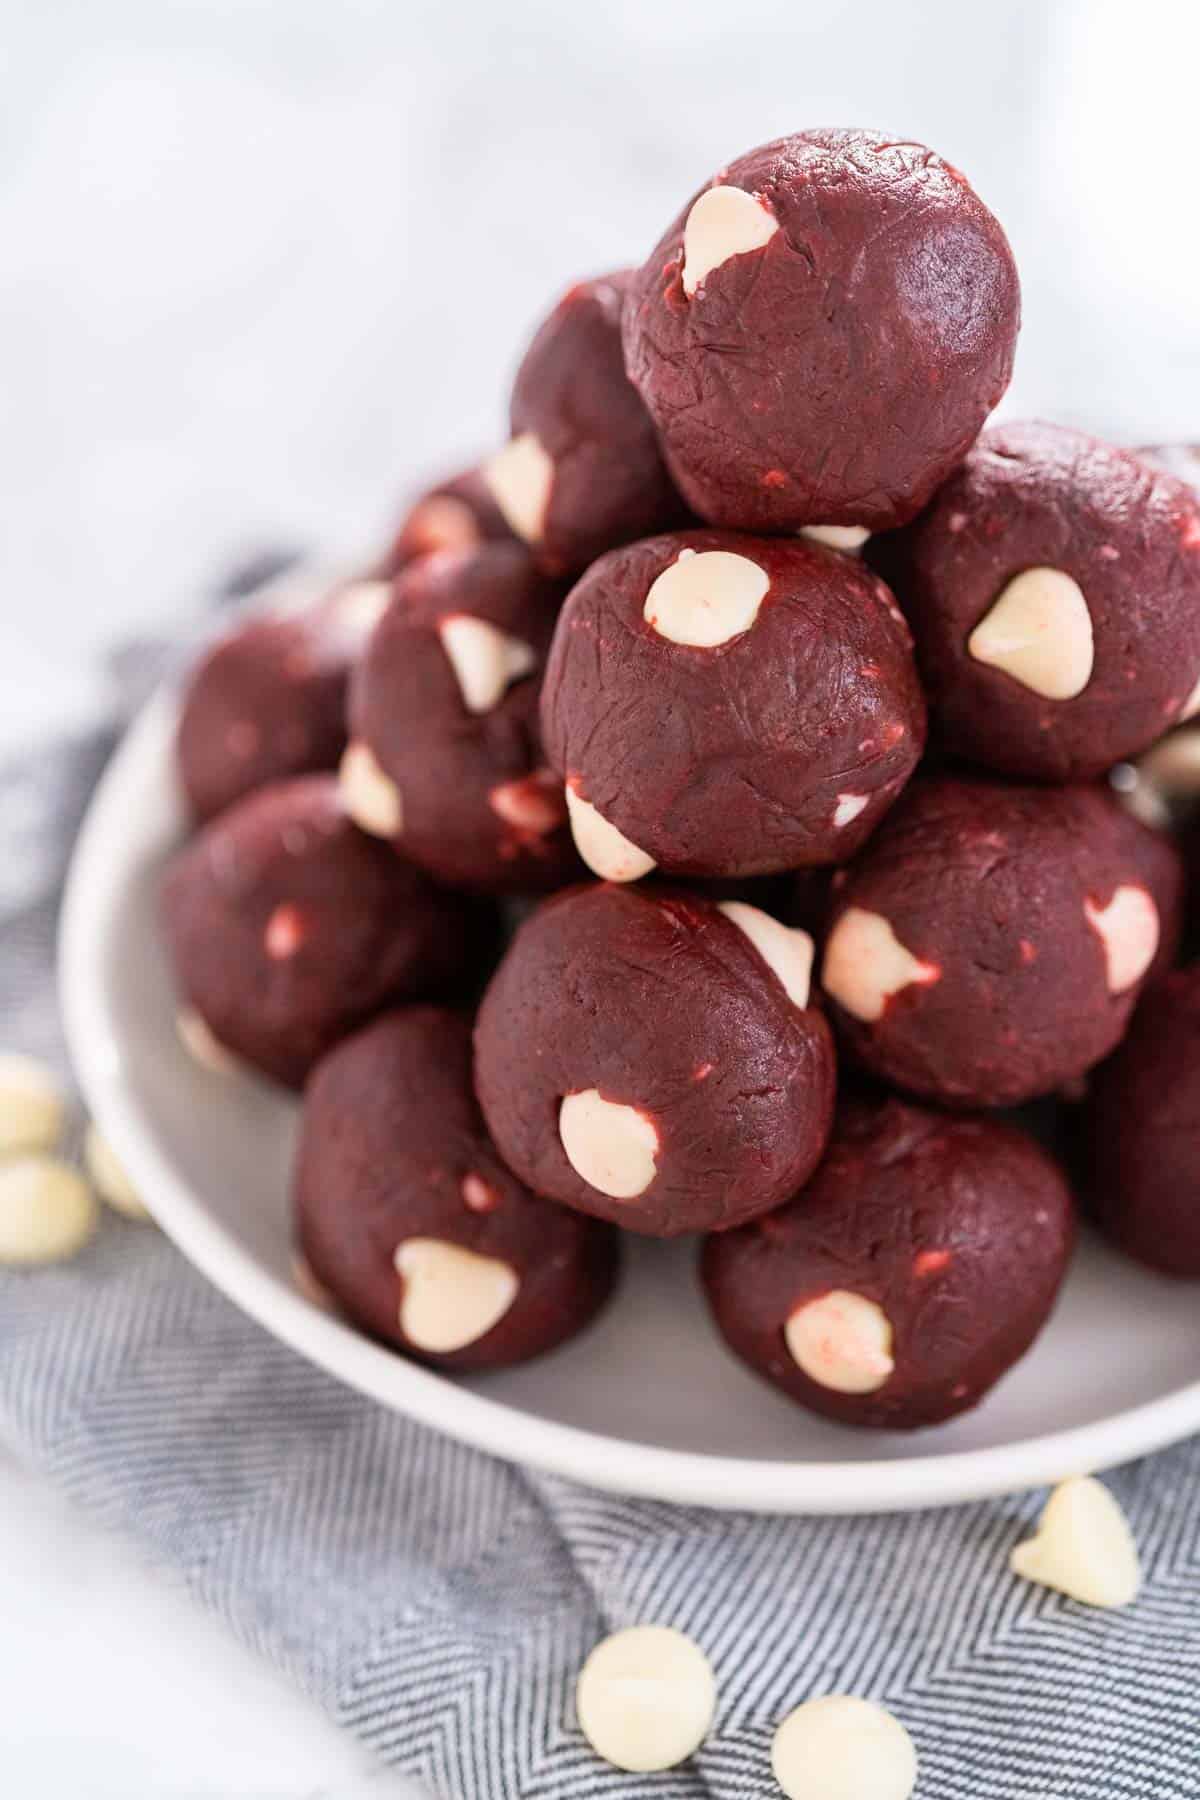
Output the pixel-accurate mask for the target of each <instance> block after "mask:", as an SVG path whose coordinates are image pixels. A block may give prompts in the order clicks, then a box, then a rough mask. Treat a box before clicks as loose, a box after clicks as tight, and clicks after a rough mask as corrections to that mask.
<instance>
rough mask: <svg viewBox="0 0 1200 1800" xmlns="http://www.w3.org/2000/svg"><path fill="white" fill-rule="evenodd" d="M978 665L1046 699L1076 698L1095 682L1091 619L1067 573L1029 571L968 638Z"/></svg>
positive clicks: (1009, 587)
mask: <svg viewBox="0 0 1200 1800" xmlns="http://www.w3.org/2000/svg"><path fill="white" fill-rule="evenodd" d="M967 649H968V651H969V652H970V654H971V656H972V657H973V658H974V659H975V661H976V662H979V663H986V664H987V665H988V666H989V667H990V668H993V669H1002V670H1003V671H1004V673H1005V674H1006V675H1011V676H1012V678H1013V680H1014V681H1019V682H1020V683H1021V686H1022V687H1027V688H1029V689H1030V690H1031V691H1032V692H1033V693H1035V694H1041V695H1042V697H1043V698H1044V699H1046V700H1073V699H1074V697H1075V695H1076V694H1081V693H1082V692H1083V690H1084V688H1085V687H1086V686H1087V684H1088V682H1089V681H1090V680H1091V675H1092V663H1093V660H1094V656H1095V648H1094V644H1093V639H1092V615H1091V613H1090V612H1089V611H1088V604H1087V601H1086V600H1085V599H1084V597H1083V590H1082V588H1081V587H1080V586H1079V583H1078V582H1077V581H1075V580H1073V579H1072V577H1071V576H1070V575H1067V574H1065V573H1064V571H1063V570H1062V569H1046V568H1037V569H1025V570H1023V571H1022V573H1021V574H1020V575H1016V576H1014V577H1013V579H1012V580H1011V581H1010V582H1009V583H1008V585H1007V587H1005V588H1004V589H1003V591H1002V592H1001V594H1000V595H999V597H998V599H996V600H995V601H994V602H993V604H992V608H991V611H990V612H989V613H988V614H987V616H986V618H984V619H982V620H981V621H980V623H979V624H978V625H977V626H976V627H975V629H974V631H973V632H972V633H971V635H970V637H969V638H968V639H967Z"/></svg>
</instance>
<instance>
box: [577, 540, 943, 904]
mask: <svg viewBox="0 0 1200 1800" xmlns="http://www.w3.org/2000/svg"><path fill="white" fill-rule="evenodd" d="M684 550H694V551H697V552H701V553H702V552H705V551H726V552H732V553H733V554H735V555H738V556H743V557H748V558H749V559H750V560H751V561H753V562H755V563H757V564H758V565H759V566H760V567H761V568H763V569H764V570H765V571H766V572H767V574H768V575H769V577H770V582H771V585H770V588H769V589H768V591H767V595H766V598H765V599H764V600H763V602H762V605H761V607H760V609H759V613H758V617H757V619H756V620H755V622H754V624H753V625H752V626H751V627H750V629H749V630H748V631H745V632H743V633H741V635H740V636H738V637H734V638H731V639H729V640H728V641H727V642H726V643H724V644H720V645H717V646H716V647H715V648H711V649H699V648H696V647H694V646H691V645H685V644H676V643H673V642H671V641H669V640H668V639H667V638H664V637H661V636H660V635H659V633H658V632H657V631H656V630H655V629H654V627H653V626H652V625H650V624H648V623H647V621H646V620H645V618H644V617H643V608H644V606H645V601H646V595H647V593H648V592H649V590H650V587H651V586H652V584H653V583H654V581H655V580H656V579H657V577H658V576H659V575H660V574H662V572H663V571H664V570H665V569H668V568H670V567H671V566H672V564H674V563H675V562H676V561H677V560H678V558H679V555H680V552H681V551H684ZM542 735H543V738H544V741H545V745H546V751H547V754H548V756H549V758H550V761H551V764H552V765H553V767H554V768H555V769H557V770H558V772H559V774H560V775H563V776H564V777H567V778H570V777H572V776H576V777H578V778H579V791H580V792H581V794H582V795H583V797H584V798H585V799H586V800H590V801H591V803H592V804H593V805H594V806H596V807H598V808H599V810H600V812H601V813H602V814H603V816H604V817H605V818H606V819H607V820H608V821H609V822H610V823H611V824H613V825H615V826H616V827H617V829H618V830H619V831H622V832H623V833H624V834H625V836H626V837H627V838H629V839H630V840H631V842H633V843H634V844H636V845H637V846H638V847H639V849H642V850H644V851H646V853H647V854H648V855H650V856H652V857H653V858H654V859H655V861H656V862H657V863H658V864H659V866H660V868H662V869H663V870H665V871H669V872H671V873H674V874H680V875H703V876H737V875H758V874H770V873H774V872H778V871H780V870H785V869H796V868H799V867H801V866H807V865H812V864H820V863H832V862H844V861H846V860H847V859H848V858H849V857H851V856H853V855H854V853H855V851H856V850H858V849H859V847H860V846H861V845H862V844H863V843H865V842H866V840H867V838H868V837H869V836H870V835H871V833H872V831H873V830H874V829H875V827H876V825H878V823H879V821H880V819H881V818H882V817H883V815H884V814H885V813H886V812H887V810H888V808H889V807H890V806H891V804H892V803H893V801H894V800H895V799H896V797H897V795H898V794H899V793H900V791H901V789H902V788H903V786H904V784H905V782H906V781H907V780H908V778H909V776H910V775H911V774H912V771H913V769H914V768H915V767H916V764H917V760H918V758H919V756H920V754H921V749H922V747H923V745H924V742H925V703H924V700H923V698H922V695H921V690H920V685H919V683H918V680H917V673H916V666H915V663H914V661H913V657H912V650H911V643H910V639H909V634H908V628H907V626H906V625H905V623H904V621H903V619H902V618H901V616H900V614H899V612H898V610H897V608H896V606H895V603H894V601H893V600H892V596H891V594H890V593H889V591H888V589H887V587H886V586H885V585H884V583H883V582H882V581H880V579H879V578H878V576H876V575H874V574H873V573H872V572H871V571H870V570H868V569H865V568H863V566H862V565H861V564H860V563H859V562H858V561H856V560H854V559H852V558H849V557H845V556H839V555H838V553H837V552H836V551H833V550H827V549H825V548H823V547H822V546H821V545H818V544H811V543H808V542H806V541H802V540H796V541H792V542H788V541H784V540H781V539H777V538H755V537H742V536H739V535H737V534H735V533H732V532H725V531H708V530H700V531H685V532H675V533H671V534H668V535H664V536H662V537H657V538H648V539H646V540H645V541H644V542H642V543H640V544H630V545H628V546H627V547H626V548H625V549H622V550H614V551H612V552H611V553H610V554H609V555H608V556H605V557H602V558H601V559H600V561H599V562H597V563H595V564H593V566H592V567H591V568H590V569H589V570H588V572H587V574H586V575H585V576H584V577H583V579H582V580H581V581H579V582H578V583H577V584H576V586H575V587H574V589H573V590H572V592H571V595H570V597H569V599H568V601H567V604H566V606H565V607H564V608H563V611H562V614H561V617H560V619H559V623H558V628H557V630H556V632H555V637H554V644H553V647H552V649H551V652H550V659H549V662H548V664H547V668H546V678H545V682H544V684H543V689H542ZM846 792H853V793H855V794H859V795H865V796H867V805H866V806H865V807H864V809H863V810H862V812H861V813H859V814H858V816H857V817H856V818H855V819H854V820H853V822H852V823H850V824H848V825H844V826H841V827H838V826H835V825H834V823H833V820H834V814H835V811H836V809H837V805H838V798H839V795H841V794H843V793H846Z"/></svg>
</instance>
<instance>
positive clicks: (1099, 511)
mask: <svg viewBox="0 0 1200 1800" xmlns="http://www.w3.org/2000/svg"><path fill="white" fill-rule="evenodd" d="M868 556H869V558H870V560H871V561H873V562H874V563H875V565H876V566H877V567H878V568H879V569H880V570H881V571H882V572H883V573H884V574H885V575H886V577H887V579H888V580H889V581H890V582H891V584H892V586H893V587H894V589H895V591H896V595H897V597H898V599H899V600H900V603H901V605H902V606H903V608H904V610H905V612H906V613H907V615H908V619H909V623H910V624H911V626H912V628H913V635H914V637H915V639H916V644H917V659H918V661H919V663H920V665H921V673H922V676H923V679H924V682H925V688H926V692H927V693H928V695H929V703H930V711H931V713H932V715H933V720H934V723H935V727H936V732H937V736H938V738H939V740H940V741H941V743H942V744H943V745H944V746H945V748H946V749H947V750H949V751H950V752H951V753H953V754H954V755H958V756H963V757H966V758H968V759H969V760H970V761H972V762H977V763H981V764H983V765H985V766H986V767H988V768H992V769H997V770H999V771H1001V772H1002V773H1007V774H1010V775H1018V776H1032V777H1034V778H1036V779H1039V780H1046V781H1077V780H1080V779H1085V778H1088V777H1090V776H1093V775H1098V774H1100V773H1102V772H1103V771H1104V770H1105V769H1107V768H1109V767H1111V765H1112V764H1113V763H1114V762H1117V761H1119V760H1120V759H1121V758H1122V757H1126V756H1133V755H1136V754H1137V752H1138V751H1140V750H1144V749H1145V748H1146V746H1147V745H1149V744H1151V743H1153V742H1154V740H1155V739H1156V738H1159V737H1161V736H1162V734H1163V732H1164V731H1166V729H1167V728H1168V726H1170V725H1172V724H1174V723H1175V721H1176V719H1177V718H1178V716H1179V712H1180V709H1181V708H1182V707H1183V705H1184V703H1185V702H1186V701H1187V699H1188V697H1189V695H1190V694H1191V692H1192V689H1193V688H1194V687H1195V685H1196V680H1197V677H1198V676H1200V501H1198V500H1197V497H1196V495H1195V493H1194V492H1193V491H1192V489H1191V488H1190V487H1189V486H1188V485H1187V484H1186V483H1185V482H1183V481H1180V480H1178V479H1177V478H1176V477H1175V476H1173V475H1170V474H1168V473H1166V472H1165V470H1163V469H1161V468H1154V467H1151V466H1150V464H1149V463H1148V462H1147V461H1146V460H1145V459H1143V458H1142V457H1139V456H1136V455H1134V454H1133V452H1131V451H1126V450H1117V449H1114V448H1113V447H1112V445H1110V444H1103V443H1100V442H1099V441H1098V440H1097V439H1095V438H1090V437H1086V436H1085V435H1084V434H1083V433H1082V432H1079V431H1069V430H1067V428H1066V427H1065V426H1061V425H1045V424H1040V423H1031V424H1015V425H1004V426H1000V427H997V429H995V430H994V431H986V432H984V434H983V436H982V437H981V438H980V440H979V442H978V443H977V444H976V446H975V448H974V449H973V450H972V451H971V453H970V455H969V456H968V457H967V459H966V461H965V462H964V463H963V465H962V467H961V468H960V469H958V470H957V471H956V473H955V474H953V475H952V476H951V477H950V479H949V481H947V483H946V484H945V486H944V487H943V488H942V489H941V491H940V492H939V494H938V495H937V498H936V499H935V500H934V502H933V504H932V505H931V506H930V507H929V508H928V509H927V510H926V511H925V512H923V513H922V514H921V516H920V518H919V519H917V520H915V521H914V522H913V523H912V524H911V525H909V526H908V527H906V529H905V530H903V531H899V532H896V533H895V534H893V535H891V536H888V537H885V538H881V539H879V540H878V541H877V542H875V543H873V544H872V545H871V546H870V547H869V550H868ZM1035 567H1047V568H1053V569H1061V570H1062V571H1063V572H1064V573H1065V574H1067V575H1069V576H1071V577H1072V579H1073V580H1075V581H1076V582H1078V584H1079V586H1080V588H1081V589H1082V591H1083V595H1084V599H1085V600H1086V602H1087V607H1088V612H1089V613H1090V615H1091V621H1092V640H1093V651H1094V658H1095V660H1094V664H1093V668H1092V674H1091V678H1090V679H1089V681H1088V683H1087V686H1086V687H1085V688H1084V689H1083V691H1082V692H1081V693H1079V694H1077V695H1076V696H1075V698H1074V699H1071V700H1048V699H1045V698H1044V697H1043V696H1042V695H1040V694H1036V693H1034V692H1032V691H1031V690H1030V689H1029V688H1027V687H1025V686H1023V685H1022V684H1021V683H1020V682H1019V681H1016V680H1014V678H1013V677H1012V676H1011V675H1008V674H1006V673H1005V672H1004V671H1003V670H1001V669H997V668H992V667H989V666H988V665H987V664H985V663H981V662H977V661H976V660H975V659H974V657H972V656H971V655H970V653H969V651H968V649H967V640H968V639H969V637H970V635H971V633H972V632H973V631H974V629H975V627H976V626H977V625H978V624H979V623H980V621H981V620H982V619H983V618H985V617H986V615H987V614H988V612H989V611H990V610H991V608H992V606H993V604H994V602H995V601H996V600H997V599H998V597H999V595H1000V594H1001V592H1002V591H1003V589H1004V588H1005V587H1006V586H1007V585H1008V583H1009V582H1010V581H1011V580H1012V579H1013V578H1014V577H1015V576H1016V575H1019V574H1020V573H1021V572H1022V571H1023V570H1025V569H1029V568H1035Z"/></svg>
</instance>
